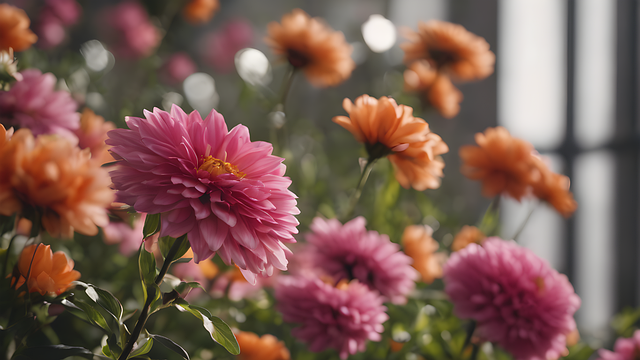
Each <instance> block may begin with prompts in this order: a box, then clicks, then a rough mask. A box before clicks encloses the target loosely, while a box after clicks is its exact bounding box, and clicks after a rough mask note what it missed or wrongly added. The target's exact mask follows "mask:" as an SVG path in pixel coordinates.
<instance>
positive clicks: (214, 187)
mask: <svg viewBox="0 0 640 360" xmlns="http://www.w3.org/2000/svg"><path fill="white" fill-rule="evenodd" d="M144 115H145V117H146V119H141V118H136V117H127V118H126V122H127V125H128V126H129V129H116V130H112V131H110V132H109V133H108V135H109V139H108V140H107V144H108V145H112V146H113V147H112V148H111V152H112V153H113V155H114V158H116V159H119V164H120V166H118V168H117V169H116V170H114V171H112V172H111V178H112V181H113V183H114V185H115V188H116V190H117V192H116V197H117V201H119V202H124V203H126V204H129V205H131V206H133V207H134V208H135V210H136V211H138V212H146V213H150V214H157V213H162V218H161V221H162V227H161V231H160V236H172V237H179V236H182V235H184V234H187V237H188V239H189V242H190V243H191V247H192V249H193V253H194V258H195V259H194V260H195V261H196V262H199V261H202V260H204V259H207V258H209V257H211V256H212V255H214V254H215V253H218V255H220V257H221V258H222V260H223V261H224V262H225V263H227V264H231V263H235V264H236V265H237V266H238V267H239V268H240V269H241V271H242V272H243V275H244V276H245V277H246V278H247V280H249V281H250V282H252V283H255V276H256V274H264V275H271V274H272V273H273V269H274V267H275V268H277V269H280V270H286V268H287V258H286V254H285V252H286V251H289V250H288V249H287V247H286V246H285V245H284V244H283V242H290V243H293V242H295V239H294V238H293V235H292V234H295V233H297V232H298V230H297V229H296V226H297V225H298V221H297V220H296V218H295V217H294V215H297V214H298V213H299V210H298V208H297V207H296V196H295V195H294V194H293V193H292V192H291V191H289V190H288V189H287V188H288V187H289V185H290V184H291V180H290V179H289V178H287V177H284V176H283V175H284V173H285V165H284V164H282V161H283V160H284V159H282V158H279V157H276V156H273V155H271V152H272V150H273V148H272V146H271V144H269V143H265V142H261V141H255V142H251V140H250V139H249V130H248V129H247V128H246V127H245V126H243V125H238V126H236V127H235V128H233V129H232V130H231V131H228V130H227V125H226V123H225V121H224V118H223V117H222V115H220V114H219V113H217V112H216V111H215V110H212V111H211V113H210V114H209V116H207V118H206V119H204V120H202V118H201V117H200V114H199V113H198V112H197V111H194V112H192V113H191V114H189V115H187V114H186V113H185V112H184V111H182V109H180V108H179V107H178V106H175V105H174V106H173V108H172V109H171V113H168V112H166V111H162V110H159V109H157V108H156V109H154V111H153V112H149V111H147V110H145V111H144Z"/></svg>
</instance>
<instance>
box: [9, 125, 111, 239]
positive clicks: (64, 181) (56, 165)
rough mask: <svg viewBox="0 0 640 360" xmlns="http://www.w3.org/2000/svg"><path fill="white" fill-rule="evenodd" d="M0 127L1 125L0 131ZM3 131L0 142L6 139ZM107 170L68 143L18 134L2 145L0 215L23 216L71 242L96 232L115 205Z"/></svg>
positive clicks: (105, 221)
mask: <svg viewBox="0 0 640 360" xmlns="http://www.w3.org/2000/svg"><path fill="white" fill-rule="evenodd" d="M0 127H1V126H0ZM3 132H5V131H4V127H2V130H1V131H0V139H2V138H3V136H2V133H3ZM110 183H111V181H110V179H109V175H108V174H107V172H106V170H104V169H101V168H100V165H99V164H98V163H97V162H95V161H91V159H90V154H89V152H88V150H87V151H81V150H80V149H79V148H78V147H75V146H73V145H72V144H71V143H70V142H69V141H67V140H66V139H63V138H60V137H56V136H39V137H38V138H37V139H34V137H33V135H32V134H31V131H29V130H28V129H20V130H18V131H16V133H15V134H14V135H13V136H12V137H11V139H10V140H9V141H6V140H5V142H4V143H0V214H2V215H6V216H10V215H12V214H14V213H19V214H20V215H21V216H23V217H26V218H29V219H30V220H33V218H34V217H36V218H41V221H42V226H43V227H44V228H45V229H46V230H47V231H48V232H49V233H50V234H51V235H52V236H56V237H59V236H63V237H72V236H73V231H74V229H75V230H76V231H78V232H79V233H82V234H86V235H95V234H97V233H98V228H97V227H96V225H100V226H105V225H107V223H108V222H109V219H108V218H107V213H106V208H107V207H108V206H109V205H110V204H111V202H112V201H113V197H114V196H113V192H112V191H111V189H110V188H109V185H110Z"/></svg>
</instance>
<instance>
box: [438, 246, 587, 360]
mask: <svg viewBox="0 0 640 360" xmlns="http://www.w3.org/2000/svg"><path fill="white" fill-rule="evenodd" d="M444 282H445V292H446V293H447V294H448V295H449V297H450V298H451V301H452V302H453V304H454V312H455V314H456V315H457V316H459V317H461V318H464V319H473V320H475V321H476V322H477V327H476V335H477V336H479V337H481V338H482V339H484V340H487V341H491V342H496V343H498V344H499V345H500V346H502V347H503V348H504V349H506V350H507V351H509V352H511V354H512V355H513V356H514V357H515V358H516V359H525V360H546V359H557V358H558V357H560V356H561V355H562V354H563V352H564V351H565V350H566V335H567V334H569V333H570V332H571V331H573V330H574V329H575V328H576V324H575V321H574V319H573V314H574V313H575V312H576V310H577V309H578V308H579V307H580V298H579V297H578V295H576V294H575V292H574V291H573V287H572V286H571V284H570V283H569V281H568V280H567V277H566V276H564V275H561V274H559V273H558V272H557V271H555V270H554V269H552V268H551V267H550V266H549V264H548V263H547V262H545V261H544V260H542V259H540V258H539V257H537V256H536V255H535V254H534V253H533V252H532V251H531V250H529V249H526V248H523V247H520V246H518V245H517V244H516V243H515V242H513V241H503V240H501V239H499V238H496V237H493V238H488V239H486V240H485V242H484V243H483V244H482V246H480V245H478V244H470V245H468V246H467V247H466V248H464V249H462V250H460V251H457V252H455V253H453V254H452V255H451V257H450V258H449V261H448V262H447V263H446V264H445V267H444Z"/></svg>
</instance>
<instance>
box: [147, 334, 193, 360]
mask: <svg viewBox="0 0 640 360" xmlns="http://www.w3.org/2000/svg"><path fill="white" fill-rule="evenodd" d="M151 337H152V338H153V340H155V341H156V342H158V343H160V344H161V345H162V346H164V347H166V348H167V349H169V350H171V351H173V352H174V353H176V354H178V355H180V356H182V358H183V359H187V360H190V359H189V354H188V353H187V351H186V350H185V349H183V348H182V346H180V345H178V344H176V343H175V342H174V341H173V340H171V339H169V338H167V337H164V336H162V335H154V334H151Z"/></svg>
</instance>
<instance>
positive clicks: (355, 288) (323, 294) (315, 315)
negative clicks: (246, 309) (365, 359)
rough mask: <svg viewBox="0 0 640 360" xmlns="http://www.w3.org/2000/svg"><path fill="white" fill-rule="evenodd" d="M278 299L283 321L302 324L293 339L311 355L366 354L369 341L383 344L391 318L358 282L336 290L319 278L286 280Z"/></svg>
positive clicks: (277, 288) (277, 292) (375, 296)
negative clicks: (334, 352)
mask: <svg viewBox="0 0 640 360" xmlns="http://www.w3.org/2000/svg"><path fill="white" fill-rule="evenodd" d="M275 297H276V301H278V305H277V308H278V310H279V311H280V312H281V313H282V316H283V319H284V321H286V322H293V323H299V324H300V326H299V327H297V328H295V329H293V331H292V334H293V336H295V337H296V338H298V339H300V340H302V341H304V342H306V343H308V344H309V350H311V351H315V352H318V351H322V350H325V349H327V348H333V349H336V350H338V351H339V352H340V358H342V359H346V358H347V357H348V356H349V354H352V355H353V354H355V353H357V352H359V351H360V352H361V351H364V350H365V346H366V342H367V340H372V341H380V339H381V336H380V333H382V331H383V330H384V327H383V326H382V324H383V323H384V322H385V321H386V320H387V319H388V318H389V317H388V316H387V314H386V313H385V311H386V310H387V308H386V307H385V306H383V305H382V301H383V299H382V297H380V296H379V295H378V294H377V293H375V292H373V291H371V290H369V288H368V287H366V286H365V285H363V284H360V283H358V282H357V281H353V282H351V283H346V282H342V283H340V284H339V285H338V286H337V287H333V286H331V285H329V284H325V283H323V282H322V281H320V280H319V279H318V278H309V277H302V276H296V277H292V276H283V277H281V278H280V281H279V282H278V283H277V284H276V286H275Z"/></svg>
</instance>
